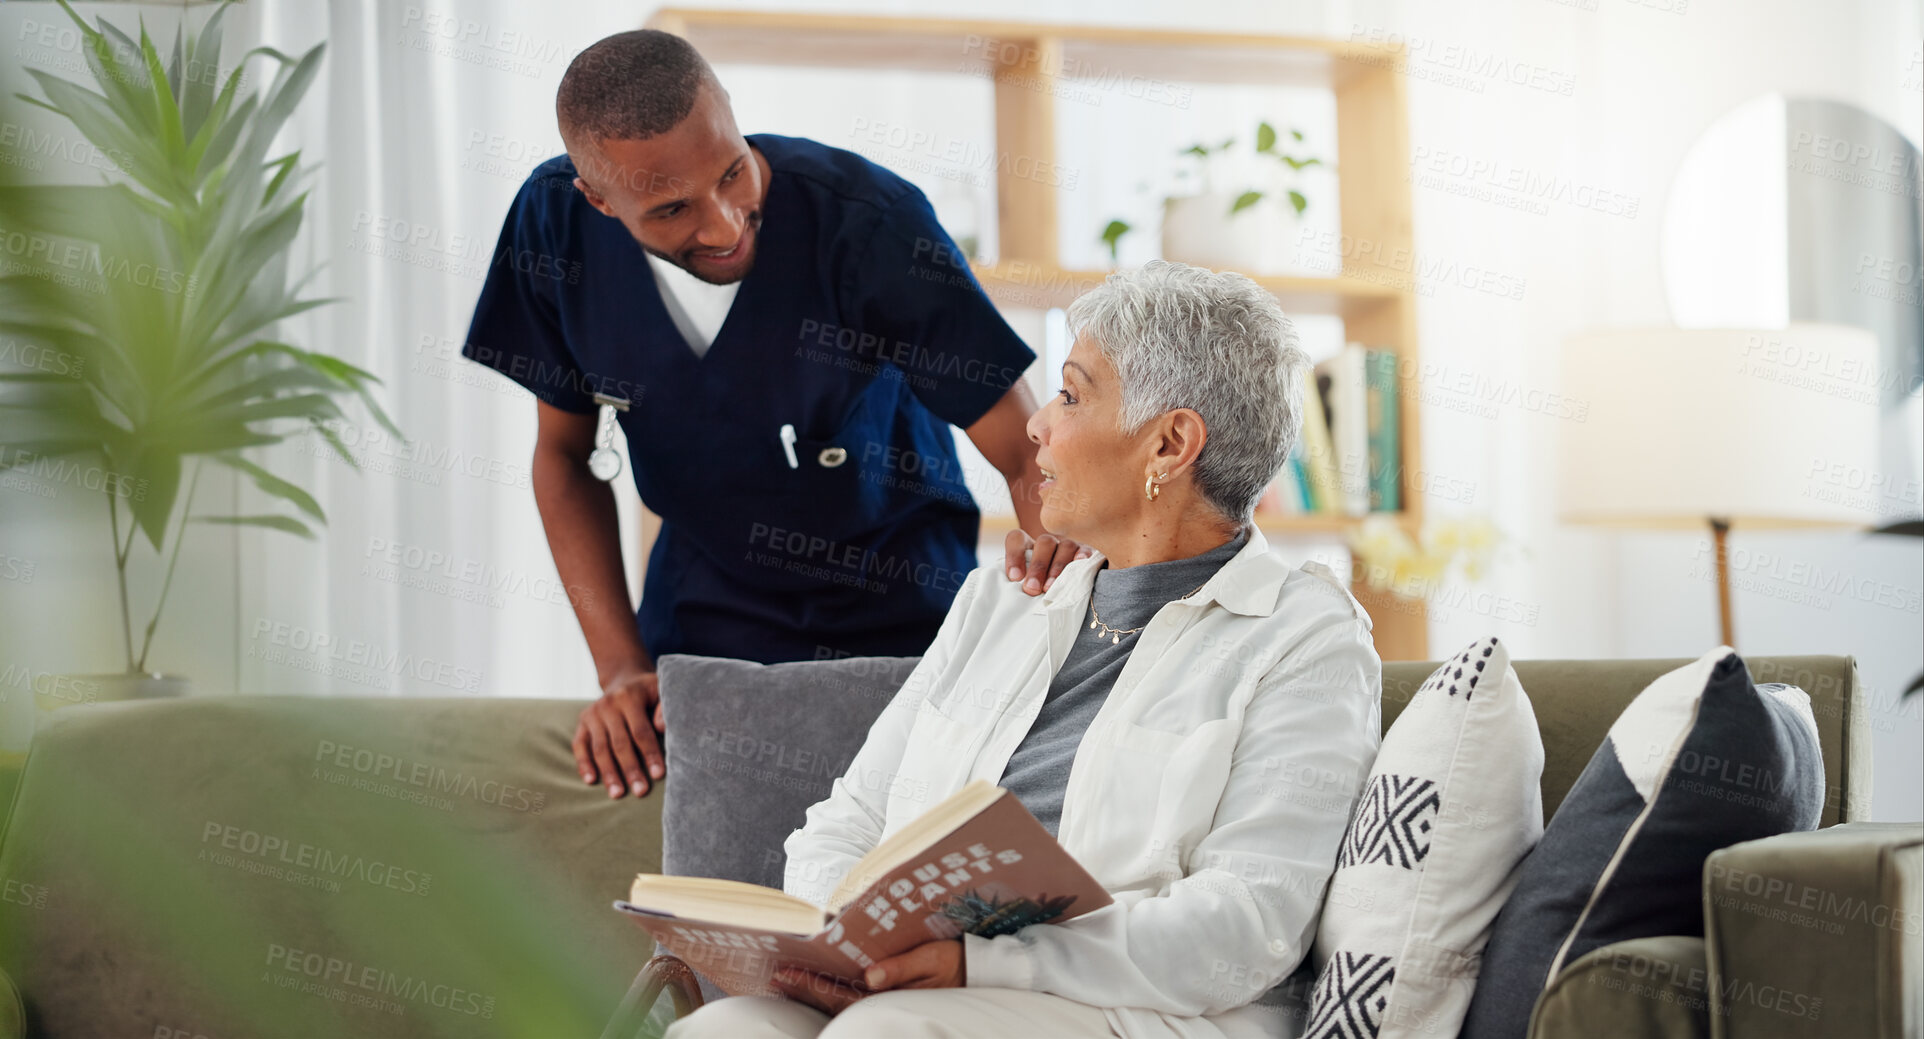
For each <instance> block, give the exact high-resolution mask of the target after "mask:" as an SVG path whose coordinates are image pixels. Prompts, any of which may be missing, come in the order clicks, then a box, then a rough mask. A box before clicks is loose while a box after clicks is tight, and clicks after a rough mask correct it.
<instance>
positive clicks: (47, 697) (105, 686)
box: [33, 672, 190, 715]
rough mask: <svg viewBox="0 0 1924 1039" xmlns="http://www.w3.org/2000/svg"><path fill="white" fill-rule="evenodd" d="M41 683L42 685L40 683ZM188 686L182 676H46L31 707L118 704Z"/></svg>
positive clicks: (46, 709) (175, 692)
mask: <svg viewBox="0 0 1924 1039" xmlns="http://www.w3.org/2000/svg"><path fill="white" fill-rule="evenodd" d="M42 685H44V686H45V688H42V687H41V686H42ZM189 688H190V683H189V682H188V680H187V678H186V677H185V676H182V675H156V674H141V673H138V672H114V673H111V674H102V675H47V676H45V681H44V682H43V683H38V684H36V685H35V687H34V695H33V699H34V706H35V707H37V708H38V709H39V711H40V713H41V714H43V715H44V714H46V713H48V712H50V711H57V710H60V709H62V708H65V707H72V706H74V705H76V704H91V703H119V702H121V701H124V700H158V699H163V698H167V697H175V696H186V695H187V692H188V690H189Z"/></svg>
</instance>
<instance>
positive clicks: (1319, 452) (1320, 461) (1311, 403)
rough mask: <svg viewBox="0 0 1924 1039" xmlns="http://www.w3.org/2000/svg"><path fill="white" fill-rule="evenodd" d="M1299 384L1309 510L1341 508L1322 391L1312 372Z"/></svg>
mask: <svg viewBox="0 0 1924 1039" xmlns="http://www.w3.org/2000/svg"><path fill="white" fill-rule="evenodd" d="M1304 378H1305V380H1306V384H1305V385H1304V387H1303V473H1304V476H1306V477H1307V479H1308V483H1309V499H1308V500H1309V508H1310V511H1311V512H1341V511H1342V509H1341V507H1340V506H1341V502H1340V500H1339V498H1338V495H1339V493H1340V491H1339V488H1338V487H1337V483H1336V448H1335V446H1334V445H1333V444H1332V443H1331V442H1330V437H1329V419H1328V418H1327V417H1326V415H1325V414H1324V411H1323V394H1322V390H1321V389H1320V387H1319V385H1318V384H1319V382H1320V381H1321V380H1319V379H1318V377H1317V375H1316V373H1314V372H1309V373H1307V374H1305V376H1304Z"/></svg>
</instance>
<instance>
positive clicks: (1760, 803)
mask: <svg viewBox="0 0 1924 1039" xmlns="http://www.w3.org/2000/svg"><path fill="white" fill-rule="evenodd" d="M1823 807H1824V760H1823V755H1822V751H1821V749H1820V746H1819V743H1818V736H1817V721H1816V719H1815V718H1814V717H1813V716H1812V714H1811V709H1810V697H1808V696H1806V695H1805V694H1804V692H1803V691H1802V690H1800V689H1797V688H1796V687H1794V686H1788V685H1782V684H1776V683H1772V684H1765V685H1754V684H1752V682H1751V680H1750V671H1749V669H1748V668H1746V667H1745V666H1744V661H1743V658H1741V657H1739V656H1738V655H1737V653H1736V651H1734V650H1732V649H1731V648H1730V647H1729V646H1719V647H1717V648H1716V649H1714V650H1712V651H1710V652H1709V653H1706V654H1704V655H1703V656H1702V657H1700V658H1698V659H1697V660H1695V661H1693V662H1692V663H1690V664H1687V665H1685V666H1683V667H1681V668H1678V669H1677V670H1675V671H1672V672H1670V673H1668V674H1665V675H1662V676H1659V677H1658V678H1657V680H1656V681H1654V682H1652V683H1650V685H1649V686H1648V687H1646V688H1645V689H1644V691H1643V692H1641V693H1638V694H1637V698H1636V699H1635V700H1632V701H1631V702H1630V706H1628V707H1626V708H1624V711H1623V714H1621V715H1620V716H1618V718H1617V720H1616V722H1615V723H1614V724H1612V725H1611V726H1610V734H1609V736H1608V737H1607V738H1605V740H1604V741H1603V746H1601V747H1599V748H1597V752H1596V754H1595V755H1594V756H1592V757H1591V759H1590V764H1589V765H1588V766H1586V767H1585V768H1584V770H1583V774H1582V775H1581V776H1579V777H1577V782H1576V785H1575V786H1573V787H1571V788H1570V794H1569V796H1568V797H1566V798H1564V801H1563V804H1561V805H1560V806H1558V808H1557V813H1556V816H1555V818H1553V819H1551V820H1550V825H1549V826H1548V827H1547V828H1546V829H1545V830H1544V833H1543V840H1542V841H1540V842H1538V844H1537V847H1536V850H1535V851H1533V852H1531V853H1530V857H1529V858H1528V859H1526V860H1525V861H1524V863H1523V869H1522V876H1521V879H1520V880H1519V882H1518V884H1517V888H1516V892H1515V893H1514V894H1512V895H1511V897H1510V900H1509V902H1508V903H1507V904H1505V905H1504V907H1503V912H1502V913H1501V914H1500V915H1499V916H1498V917H1497V921H1496V928H1495V930H1494V931H1492V932H1491V935H1490V941H1489V946H1488V948H1487V949H1485V950H1484V955H1483V975H1482V979H1481V980H1480V981H1479V982H1478V984H1477V989H1476V997H1475V998H1474V999H1473V1000H1472V1001H1471V1004H1470V1013H1469V1016H1468V1017H1467V1018H1466V1019H1465V1030H1464V1034H1465V1035H1468V1036H1475V1037H1476V1039H1524V1037H1525V1036H1526V1035H1527V1034H1528V1032H1529V1028H1530V1015H1531V1013H1532V1012H1533V1011H1534V1010H1535V1007H1536V1001H1537V997H1538V996H1540V995H1542V993H1543V990H1544V988H1545V986H1546V985H1548V984H1549V982H1550V981H1551V979H1553V978H1555V977H1556V976H1557V973H1558V972H1559V971H1561V970H1562V969H1563V968H1564V967H1566V966H1568V965H1569V964H1571V963H1574V962H1576V961H1577V960H1578V959H1581V958H1582V957H1583V956H1584V954H1586V953H1589V952H1593V951H1595V950H1597V949H1600V948H1602V947H1604V946H1606V945H1611V944H1614V943H1616V942H1621V941H1628V940H1630V939H1633V938H1651V937H1658V936H1663V935H1684V936H1701V935H1702V934H1703V933H1704V921H1703V868H1704V860H1705V859H1706V858H1708V857H1709V856H1710V853H1711V852H1713V851H1717V850H1718V849H1720V848H1725V847H1728V846H1729V845H1732V844H1736V843H1737V842H1739V841H1748V840H1757V839H1761V838H1764V837H1771V836H1775V835H1776V834H1779V833H1785V832H1789V831H1794V830H1808V829H1811V828H1812V827H1814V826H1816V825H1817V819H1818V816H1819V814H1820V813H1821V812H1822V811H1823Z"/></svg>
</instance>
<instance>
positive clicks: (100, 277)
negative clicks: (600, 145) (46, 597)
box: [0, 0, 400, 706]
mask: <svg viewBox="0 0 1924 1039" xmlns="http://www.w3.org/2000/svg"><path fill="white" fill-rule="evenodd" d="M60 3H61V7H62V8H63V9H64V10H65V11H66V12H67V14H68V16H69V17H71V18H72V19H73V21H74V23H75V24H76V25H77V26H78V27H79V33H80V37H81V50H82V53H83V54H84V56H85V58H86V61H87V65H88V68H89V70H90V71H91V73H92V79H93V83H92V84H91V87H92V89H90V88H89V86H86V85H82V84H79V83H75V82H70V81H68V80H64V79H61V78H60V77H58V76H54V75H52V74H50V73H47V72H45V71H42V70H38V69H30V70H28V72H29V75H31V76H33V78H34V80H35V82H36V83H37V84H38V85H39V87H40V90H41V93H42V95H43V96H41V97H29V96H25V95H23V96H22V100H24V101H26V102H27V103H29V104H32V105H35V106H38V107H39V108H42V109H45V110H47V111H51V112H53V113H55V114H56V115H58V116H60V117H61V118H63V119H65V120H66V121H68V122H69V123H71V124H72V126H73V128H74V129H75V130H76V131H77V132H78V133H79V134H80V135H81V136H83V137H85V138H86V139H87V141H88V142H90V143H91V144H92V145H93V146H94V147H95V148H97V149H98V150H99V151H100V153H101V154H104V155H107V156H110V157H111V158H112V159H113V163H114V165H116V166H117V167H118V169H117V170H116V171H114V172H112V173H110V174H107V175H105V176H104V177H103V183H100V184H95V185H79V186H73V185H29V184H20V183H11V184H7V185H4V187H0V221H4V223H5V225H6V226H7V227H9V228H11V229H13V230H14V231H15V232H16V233H21V234H25V235H28V236H30V238H31V240H32V241H33V242H35V243H37V244H38V243H44V246H45V247H44V248H37V249H35V250H33V251H32V253H31V254H30V255H29V257H28V258H27V259H26V261H25V262H24V263H21V264H16V265H14V267H12V268H11V269H10V270H9V271H8V272H7V276H6V277H3V278H0V332H4V333H6V334H8V335H11V336H14V337H16V338H17V339H19V340H22V341H25V342H30V343H34V344H36V345H38V346H39V347H40V348H42V349H43V350H47V351H52V352H54V353H55V354H56V355H58V356H60V357H62V358H64V359H65V363H63V364H61V365H59V366H57V370H33V371H18V370H15V371H6V372H0V444H5V445H6V447H7V450H6V452H5V455H4V458H0V467H3V468H19V467H23V466H33V465H43V466H44V465H46V464H47V463H48V462H49V461H50V460H60V459H81V460H84V461H85V462H86V463H88V464H90V465H97V466H98V467H99V468H100V470H101V471H102V472H104V473H105V474H107V478H106V480H105V481H104V483H105V485H104V486H103V487H102V490H103V491H104V492H105V493H104V496H105V498H106V507H107V511H108V516H109V520H110V529H111V531H112V535H113V560H114V568H115V573H116V577H117V579H118V588H119V604H120V618H119V621H120V624H119V627H120V633H119V634H120V641H121V642H122V648H123V649H124V652H125V657H126V672H125V673H124V674H123V675H119V676H88V677H90V678H92V679H93V684H94V685H95V686H97V687H98V688H97V689H87V690H83V694H84V695H75V696H73V697H70V699H117V698H125V697H129V696H139V695H155V694H164V693H167V692H170V691H178V686H179V684H180V683H179V680H177V679H175V680H168V679H162V678H160V677H159V676H156V675H152V674H150V673H149V669H148V655H149V652H150V650H151V649H152V647H153V639H154V632H155V630H156V628H157V627H158V626H159V623H160V617H161V613H162V611H163V610H164V609H165V607H166V604H167V593H168V590H169V589H170V588H171V587H172V584H173V578H174V572H175V569H176V567H177V565H178V563H179V560H180V549H181V543H182V542H183V540H185V538H187V537H188V536H189V534H190V532H191V531H192V530H194V529H195V527H196V526H198V525H201V524H222V525H245V526H256V527H265V528H268V529H271V530H280V531H285V532H288V533H292V534H297V535H301V536H304V537H312V536H313V528H312V526H311V524H320V523H324V522H325V521H326V517H325V514H324V513H323V511H322V508H321V505H320V503H319V502H318V501H317V500H316V499H315V498H314V496H313V495H311V494H309V493H308V492H307V491H305V490H303V489H301V488H300V487H298V486H296V485H295V484H293V483H292V482H289V481H288V480H285V479H283V478H281V477H279V476H276V475H275V474H273V473H272V472H270V471H268V470H267V469H266V468H264V467H263V466H261V465H260V464H259V463H257V462H255V461H253V460H251V459H249V458H248V457H247V456H246V454H245V452H246V451H247V449H249V448H259V447H265V446H268V445H272V444H277V443H279V442H281V441H282V440H285V439H286V438H287V437H289V436H292V435H295V434H297V433H301V432H304V431H305V430H308V429H312V430H314V431H315V432H316V433H317V434H318V435H319V436H321V437H323V438H324V439H326V440H327V441H328V442H329V443H330V444H331V445H332V446H333V447H334V450H335V451H336V452H338V453H339V454H340V455H341V456H342V457H343V458H345V459H347V461H348V463H349V464H350V465H352V464H354V459H353V457H352V455H351V454H350V453H349V452H348V450H347V448H346V446H345V445H344V444H342V443H341V442H340V441H339V439H338V437H337V436H336V434H335V433H334V431H333V430H332V429H331V428H330V427H329V426H327V425H325V423H326V422H327V421H328V420H330V419H337V418H341V417H343V413H342V411H341V407H340V404H339V403H338V399H339V398H343V397H347V396H354V397H358V398H360V400H361V401H362V402H363V403H364V404H365V406H366V407H367V409H368V410H369V412H370V413H371V414H372V415H373V417H374V419H375V420H376V421H377V422H379V423H380V424H381V425H382V426H384V427H385V428H387V429H388V430H390V431H391V432H393V433H394V434H395V435H397V436H398V435H400V434H399V430H397V429H395V427H394V424H393V422H392V421H390V420H389V419H388V417H387V415H386V414H385V413H384V412H383V411H382V409H381V407H380V405H379V403H378V402H377V401H376V400H375V398H374V395H373V393H372V387H373V386H374V385H376V384H377V383H378V382H379V380H378V379H376V378H375V377H374V376H373V375H372V374H370V373H369V372H367V371H364V370H362V369H360V368H357V367H355V366H354V365H351V364H349V363H347V362H345V361H342V360H340V359H338V358H334V357H329V356H327V355H325V354H322V353H317V352H314V351H310V350H305V349H302V348H301V347H298V346H295V345H293V344H291V343H286V342H282V341H280V340H279V339H277V338H275V336H274V329H275V326H276V325H277V323H278V322H280V321H282V320H284V319H286V318H289V317H292V316H293V315H296V314H299V313H301V312H303V311H306V310H309V309H312V308H314V307H317V306H321V305H322V304H324V303H326V302H329V301H328V300H323V299H314V298H305V297H303V296H302V295H301V290H302V288H303V285H304V281H302V282H292V281H290V279H289V275H288V251H289V248H290V246H291V244H292V243H293V240H294V236H295V234H296V232H297V231H298V230H299V229H300V225H301V218H302V213H303V208H304V205H305V203H306V200H307V196H306V194H305V192H303V191H301V190H300V187H299V186H300V184H301V182H302V181H303V180H304V179H305V177H306V175H307V174H308V173H310V172H311V170H309V169H306V168H303V167H302V166H301V163H300V153H299V152H293V153H290V154H287V155H280V156H276V157H273V158H269V157H268V150H269V148H270V146H271V144H272V141H273V139H274V137H275V136H276V134H277V133H278V132H279V131H280V129H281V127H282V126H283V125H284V124H285V123H286V121H287V119H288V117H289V116H290V115H291V114H292V112H293V111H294V108H295V106H296V105H297V104H299V102H300V99H301V96H302V95H303V94H304V93H305V92H306V91H307V89H308V88H309V86H310V85H312V83H313V81H314V77H315V74H316V72H317V70H318V69H319V66H320V61H321V53H322V47H320V46H316V47H314V48H313V49H312V50H310V51H308V52H307V53H306V54H303V55H301V56H300V57H299V58H294V57H291V56H289V55H285V54H282V53H281V52H279V51H277V50H274V49H272V48H269V47H258V48H255V49H254V50H252V51H249V52H248V53H247V54H246V55H245V56H244V57H243V58H242V59H241V60H240V62H238V63H237V64H236V65H235V66H234V67H233V68H232V70H231V71H228V72H227V73H226V75H225V76H224V77H223V76H221V75H220V74H219V73H220V51H221V23H222V19H223V16H224V15H225V13H226V9H225V7H223V8H222V9H221V10H218V11H216V12H215V13H214V14H213V15H212V16H211V17H210V18H209V19H208V20H207V21H206V23H205V24H204V25H203V27H202V28H201V29H200V31H199V32H197V33H194V34H192V35H188V34H186V33H184V32H183V33H179V34H176V36H175V39H174V43H173V47H172V51H171V55H170V57H168V58H167V59H166V60H165V61H164V62H163V60H162V58H161V56H160V52H159V50H158V49H157V48H156V47H155V45H154V42H153V40H152V39H150V38H149V37H148V35H147V32H146V30H145V29H144V28H142V30H141V31H140V37H139V39H138V40H136V39H134V38H132V37H130V36H128V35H127V34H126V33H124V32H123V31H121V30H120V29H117V28H115V27H114V26H113V25H111V24H109V23H108V22H106V21H105V20H104V19H103V20H101V21H100V22H99V25H98V27H97V28H95V27H92V26H89V25H88V24H87V23H86V22H85V21H83V20H82V19H81V18H80V16H79V15H77V14H75V12H74V11H73V9H72V8H71V7H70V6H68V5H67V3H66V0H60ZM250 63H251V65H252V66H253V67H255V68H259V67H261V66H262V65H268V66H271V67H272V68H273V70H274V71H273V76H272V81H271V82H270V83H269V84H268V85H267V87H266V90H265V91H264V92H261V91H257V90H256V89H255V88H254V86H253V85H252V84H249V83H248V82H247V81H248V77H247V76H246V75H245V74H244V69H246V68H247V67H249V66H250ZM244 84H245V85H246V89H243V85H244ZM209 463H211V464H213V465H218V466H224V467H226V468H229V469H232V470H234V471H236V472H238V473H239V474H241V475H242V476H244V477H246V478H247V479H248V480H249V481H251V482H252V483H253V485H254V486H255V487H257V488H259V490H260V491H261V492H263V493H264V494H266V495H267V496H268V497H270V498H272V499H275V500H276V501H277V502H278V503H283V507H282V508H281V509H279V510H276V511H271V512H264V513H260V514H252V515H222V514H211V513H207V512H197V511H196V510H195V500H194V498H195V490H196V488H197V487H198V485H199V482H200V476H201V473H202V469H203V468H204V467H205V466H206V465H207V464H209ZM183 484H184V487H183ZM289 507H291V508H289ZM136 567H159V568H162V569H161V570H160V571H159V574H160V584H159V591H158V594H157V595H155V596H154V598H153V602H152V609H151V612H149V611H147V610H146V609H145V608H144V607H143V608H142V609H141V610H140V612H141V613H143V614H146V615H147V620H146V624H145V625H144V627H142V628H140V629H138V630H137V629H136V627H135V624H134V616H135V608H136V607H135V603H134V602H132V601H131V597H130V595H129V588H128V574H129V571H130V569H133V568H136ZM42 699H43V700H45V699H46V698H45V697H43V698H42ZM57 705H58V704H57V702H56V703H52V704H47V705H46V706H57Z"/></svg>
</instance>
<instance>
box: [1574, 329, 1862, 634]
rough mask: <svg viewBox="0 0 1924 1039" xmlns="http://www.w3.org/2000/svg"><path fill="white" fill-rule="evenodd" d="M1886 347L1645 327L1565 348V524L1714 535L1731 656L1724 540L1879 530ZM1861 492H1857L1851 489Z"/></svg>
mask: <svg viewBox="0 0 1924 1039" xmlns="http://www.w3.org/2000/svg"><path fill="white" fill-rule="evenodd" d="M1877 345H1878V344H1877V338H1876V337H1875V336H1874V335H1872V334H1871V333H1870V332H1868V331H1865V330H1863V329H1860V328H1851V327H1847V326H1843V325H1821V324H1803V323H1793V324H1791V325H1789V326H1787V327H1785V328H1783V329H1781V330H1776V331H1749V330H1736V329H1701V330H1698V329H1692V330H1683V329H1641V330H1631V331H1613V332H1591V333H1585V334H1582V335H1577V336H1572V337H1571V338H1569V339H1567V340H1565V341H1564V344H1563V355H1562V393H1563V399H1562V400H1561V401H1560V402H1559V405H1560V406H1559V409H1558V412H1557V413H1558V414H1559V415H1560V416H1564V417H1566V418H1568V421H1566V422H1563V423H1562V424H1561V429H1560V434H1561V435H1560V436H1559V441H1560V445H1559V446H1560V451H1559V456H1558V468H1559V473H1558V476H1559V479H1558V495H1557V500H1558V513H1559V515H1560V517H1561V519H1562V520H1563V521H1564V522H1566V523H1583V524H1597V525H1603V526H1611V527H1621V528H1632V529H1648V530H1693V529H1694V530H1702V529H1704V527H1705V526H1708V527H1709V528H1710V533H1711V542H1712V546H1711V547H1712V552H1713V555H1714V557H1715V567H1716V582H1717V612H1718V617H1719V620H1720V621H1721V625H1722V627H1721V630H1722V635H1723V644H1724V645H1726V646H1731V647H1735V645H1736V637H1735V634H1734V632H1733V626H1732V623H1731V612H1730V566H1729V558H1730V557H1729V547H1728V538H1729V534H1730V530H1731V528H1732V527H1741V528H1743V529H1745V530H1769V529H1791V528H1805V527H1855V528H1860V529H1861V528H1866V527H1870V526H1871V525H1873V524H1874V523H1876V522H1877V514H1876V511H1875V509H1874V506H1873V503H1872V502H1871V501H1870V496H1869V495H1867V494H1865V493H1863V491H1862V486H1863V484H1862V481H1863V479H1864V478H1865V474H1867V473H1871V472H1874V471H1876V468H1877V445H1878V402H1879V399H1880V397H1881V395H1882V393H1881V391H1882V385H1881V383H1880V381H1879V371H1880V369H1879V366H1878V363H1877V360H1878V349H1877ZM1853 483H1856V484H1857V486H1858V490H1857V491H1856V492H1853V491H1852V490H1851V485H1852V484H1853Z"/></svg>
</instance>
